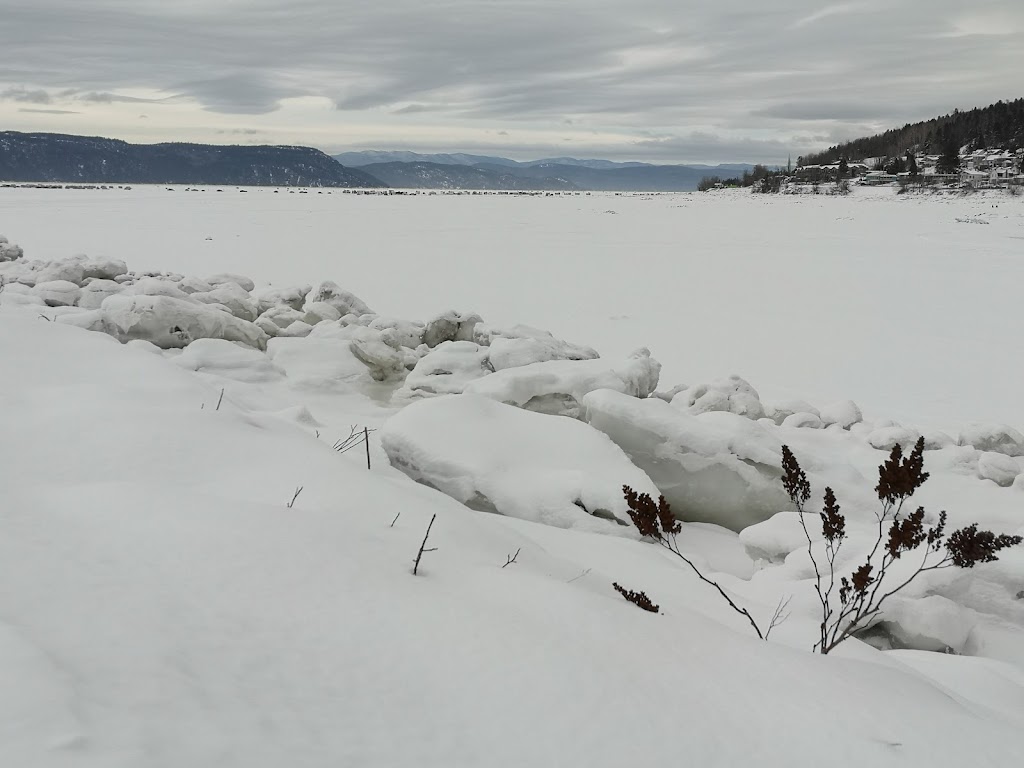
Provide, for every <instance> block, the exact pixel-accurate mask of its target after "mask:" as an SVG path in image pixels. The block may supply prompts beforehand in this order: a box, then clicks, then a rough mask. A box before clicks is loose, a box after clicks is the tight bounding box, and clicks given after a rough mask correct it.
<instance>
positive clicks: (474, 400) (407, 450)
mask: <svg viewBox="0 0 1024 768" xmlns="http://www.w3.org/2000/svg"><path fill="white" fill-rule="evenodd" d="M380 439H381V445H382V446H383V447H384V450H385V452H386V453H387V455H388V459H389V460H390V461H391V464H392V466H394V467H396V468H397V469H400V470H401V471H402V472H404V473H405V474H406V475H408V476H409V477H411V478H412V479H414V480H416V481H417V482H420V483H423V484H424V485H428V486H430V487H432V488H436V489H437V490H439V491H441V492H442V493H445V494H447V495H449V496H451V497H452V498H455V499H457V500H458V501H460V502H462V503H463V504H465V505H466V506H468V507H470V508H471V509H476V510H479V511H484V512H496V513H498V514H501V515H506V516H509V517H516V518H521V519H523V520H532V521H534V522H538V523H544V524H546V525H552V526H555V527H558V528H576V529H581V530H588V531H601V532H606V533H608V532H614V533H622V534H624V535H631V534H632V528H631V527H630V526H629V525H628V523H629V518H628V516H627V514H626V509H627V507H626V503H625V500H624V499H623V495H622V486H623V485H630V486H632V487H633V488H634V489H635V490H637V491H638V492H641V493H651V494H654V495H655V496H657V489H656V488H655V487H654V485H653V484H652V483H651V481H650V479H649V478H648V477H647V476H646V475H645V474H644V473H643V472H642V471H641V470H639V469H637V468H636V467H635V466H633V465H632V464H631V463H630V461H629V459H627V458H626V456H625V454H623V452H622V451H621V450H620V449H619V448H618V447H617V446H616V445H615V444H614V443H612V441H611V440H609V439H608V438H607V437H606V436H604V435H602V434H601V433H600V432H597V431H595V430H593V429H590V428H589V427H588V426H587V425H585V424H582V423H580V422H578V421H574V420H572V419H553V418H550V417H548V416H543V415H540V414H535V413H530V412H529V411H524V410H522V409H520V408H514V407H511V406H508V405H503V404H502V403H496V402H494V401H493V400H490V399H488V398H485V397H478V396H474V395H448V396H444V397H436V398H432V399H428V400H420V401H419V402H416V403H413V404H411V405H409V406H408V407H406V408H405V409H403V410H402V411H400V412H399V413H398V414H397V415H395V416H393V417H391V418H390V419H388V420H387V421H386V422H385V423H384V426H383V427H382V428H381V431H380Z"/></svg>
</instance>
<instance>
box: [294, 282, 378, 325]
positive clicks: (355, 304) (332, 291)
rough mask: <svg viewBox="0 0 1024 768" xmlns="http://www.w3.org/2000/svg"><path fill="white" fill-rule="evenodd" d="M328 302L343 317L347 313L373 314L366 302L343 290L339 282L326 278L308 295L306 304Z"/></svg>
mask: <svg viewBox="0 0 1024 768" xmlns="http://www.w3.org/2000/svg"><path fill="white" fill-rule="evenodd" d="M321 301H322V302H326V303H327V304H330V305H331V306H332V307H334V308H335V309H336V310H337V311H338V314H339V315H340V316H341V317H344V316H345V315H349V314H353V315H369V314H373V310H372V309H370V308H369V307H368V306H367V305H366V303H365V302H364V301H363V300H362V299H360V298H359V297H358V296H356V295H355V294H354V293H349V292H348V291H344V290H342V289H341V288H340V287H339V286H338V284H337V283H334V282H331V281H330V280H325V281H323V282H322V283H320V285H318V286H317V287H316V288H315V289H313V290H312V291H310V293H309V295H307V296H306V305H310V304H316V303H317V302H321Z"/></svg>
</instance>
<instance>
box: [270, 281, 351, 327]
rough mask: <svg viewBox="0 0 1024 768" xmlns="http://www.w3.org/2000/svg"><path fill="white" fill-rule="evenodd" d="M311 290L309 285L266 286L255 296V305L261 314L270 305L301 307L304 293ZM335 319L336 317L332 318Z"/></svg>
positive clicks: (296, 308)
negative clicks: (266, 287) (265, 288)
mask: <svg viewBox="0 0 1024 768" xmlns="http://www.w3.org/2000/svg"><path fill="white" fill-rule="evenodd" d="M312 290H313V286H311V285H294V286H288V287H286V288H268V289H267V290H265V291H261V292H260V293H259V294H257V296H256V305H257V308H258V309H259V312H260V314H261V315H262V314H263V313H264V312H266V311H267V310H268V309H270V308H271V307H278V306H285V307H291V308H292V309H295V310H299V309H302V307H303V305H304V304H305V303H306V294H308V293H309V292H310V291H312ZM340 316H341V315H339V316H338V317H340ZM334 319H335V320H337V319H338V318H337V317H336V318H334Z"/></svg>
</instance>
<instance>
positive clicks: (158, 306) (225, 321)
mask: <svg viewBox="0 0 1024 768" xmlns="http://www.w3.org/2000/svg"><path fill="white" fill-rule="evenodd" d="M176 290H177V289H176ZM99 311H100V312H101V313H102V317H103V326H104V328H103V329H104V331H105V332H106V333H109V334H110V335H111V336H113V337H114V338H116V339H118V340H119V341H121V342H125V341H130V340H132V339H144V340H146V341H149V342H152V343H153V344H155V345H156V346H158V347H160V348H161V349H174V348H178V347H185V346H187V345H188V344H190V343H191V342H192V341H194V340H195V339H226V340H227V341H239V342H242V343H243V344H247V345H249V346H251V347H255V348H256V349H266V347H267V334H266V333H264V332H263V331H262V330H260V329H259V328H257V327H256V326H255V325H254V324H253V323H250V322H247V321H245V320H240V319H238V318H237V317H234V316H233V315H230V314H228V313H227V312H221V311H219V310H216V309H213V308H212V307H209V306H205V305H203V304H199V303H192V302H189V301H182V300H181V299H176V298H172V297H170V296H160V295H157V296H153V295H125V294H124V293H122V294H118V295H116V296H110V297H109V298H107V299H106V300H105V301H104V302H103V305H102V306H101V307H100V310H99Z"/></svg>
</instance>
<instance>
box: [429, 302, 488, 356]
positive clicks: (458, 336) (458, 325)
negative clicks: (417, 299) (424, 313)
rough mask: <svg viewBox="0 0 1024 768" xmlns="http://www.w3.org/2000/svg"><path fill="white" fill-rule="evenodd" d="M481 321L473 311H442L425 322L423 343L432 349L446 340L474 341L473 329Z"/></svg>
mask: <svg viewBox="0 0 1024 768" xmlns="http://www.w3.org/2000/svg"><path fill="white" fill-rule="evenodd" d="M482 322H483V319H482V318H481V317H480V315H477V314H474V313H466V314H462V313H459V312H456V311H455V310H449V311H447V312H442V313H441V314H440V315H438V316H437V317H434V318H432V319H431V320H430V321H428V322H427V324H426V327H425V328H424V329H423V343H424V344H426V345H427V346H428V347H430V348H431V349H433V348H434V347H436V346H438V345H439V344H443V343H444V342H446V341H476V339H475V338H474V329H475V328H476V326H477V324H479V323H482ZM478 343H479V342H478Z"/></svg>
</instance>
